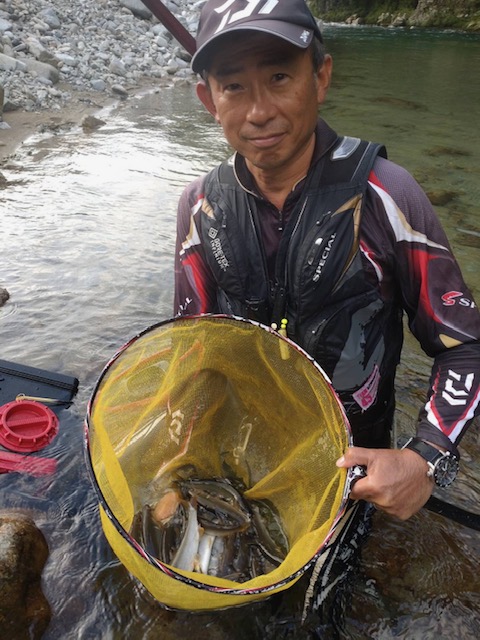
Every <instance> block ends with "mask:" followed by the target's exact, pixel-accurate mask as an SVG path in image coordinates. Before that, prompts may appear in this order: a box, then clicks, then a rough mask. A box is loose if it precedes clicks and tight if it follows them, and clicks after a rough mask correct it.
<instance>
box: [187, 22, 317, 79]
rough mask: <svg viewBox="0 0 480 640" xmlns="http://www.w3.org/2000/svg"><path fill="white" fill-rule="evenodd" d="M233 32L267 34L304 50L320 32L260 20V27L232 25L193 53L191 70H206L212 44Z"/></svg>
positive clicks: (252, 24)
mask: <svg viewBox="0 0 480 640" xmlns="http://www.w3.org/2000/svg"><path fill="white" fill-rule="evenodd" d="M234 31H260V32H262V33H268V34H269V35H271V36H276V37H278V38H281V39H282V40H286V41H287V42H290V43H291V44H293V45H295V46H296V47H299V48H301V49H306V48H307V47H308V46H310V43H311V42H312V40H313V37H314V35H317V37H318V38H320V39H321V35H320V31H318V33H317V31H314V30H313V29H307V28H306V27H300V26H298V25H292V24H290V23H287V22H279V21H278V20H262V23H261V25H259V23H258V22H252V23H248V22H244V23H242V24H240V25H232V26H231V27H229V28H227V29H223V30H222V31H221V32H220V33H216V34H214V35H213V36H212V37H211V38H209V39H208V40H207V41H206V42H204V43H203V44H202V46H201V47H199V48H198V49H197V50H196V51H195V54H194V56H193V58H192V69H193V71H195V73H201V72H202V71H203V70H204V69H207V68H208V64H206V63H207V58H208V55H209V53H208V50H209V49H210V48H211V46H212V45H213V43H214V42H215V41H216V40H218V39H219V38H221V36H223V35H225V34H228V33H232V32H234Z"/></svg>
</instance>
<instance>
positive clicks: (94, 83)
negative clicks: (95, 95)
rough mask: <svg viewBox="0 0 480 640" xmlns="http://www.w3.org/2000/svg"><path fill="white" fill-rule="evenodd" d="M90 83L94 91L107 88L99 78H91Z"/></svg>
mask: <svg viewBox="0 0 480 640" xmlns="http://www.w3.org/2000/svg"><path fill="white" fill-rule="evenodd" d="M90 85H91V87H92V89H94V90H95V91H105V90H106V88H107V84H106V82H105V81H104V80H102V79H100V78H95V79H94V80H92V81H91V82H90Z"/></svg>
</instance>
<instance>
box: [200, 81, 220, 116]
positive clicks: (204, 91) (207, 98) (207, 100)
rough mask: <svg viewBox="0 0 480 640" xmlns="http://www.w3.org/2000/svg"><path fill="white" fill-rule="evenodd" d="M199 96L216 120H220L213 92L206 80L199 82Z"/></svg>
mask: <svg viewBox="0 0 480 640" xmlns="http://www.w3.org/2000/svg"><path fill="white" fill-rule="evenodd" d="M197 96H198V99H199V100H200V102H201V103H202V104H203V106H204V107H205V109H206V110H207V111H208V112H209V113H211V114H212V116H213V117H214V118H215V120H216V121H217V122H218V116H217V109H216V107H215V104H214V102H213V99H212V93H211V91H210V89H209V87H208V86H207V83H206V82H205V80H200V81H199V82H197Z"/></svg>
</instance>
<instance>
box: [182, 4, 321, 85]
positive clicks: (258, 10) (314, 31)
mask: <svg viewBox="0 0 480 640" xmlns="http://www.w3.org/2000/svg"><path fill="white" fill-rule="evenodd" d="M242 29H249V30H253V31H262V32H264V33H269V34H271V35H274V36H278V37H279V38H283V39H284V40H286V41H287V42H290V43H292V44H294V45H296V46H297V47H301V48H302V49H306V48H307V47H308V46H309V45H310V43H311V42H312V40H313V38H314V36H315V37H317V38H318V39H319V40H320V41H322V35H321V33H320V29H319V28H318V25H317V22H316V20H315V18H314V17H313V15H312V13H311V12H310V9H309V8H308V7H307V3H306V2H305V0H207V2H206V3H205V4H204V5H203V7H202V10H201V12H200V19H199V22H198V29H197V37H196V43H197V50H196V52H195V54H194V56H193V58H192V69H193V70H194V71H195V72H196V73H200V72H201V71H203V69H205V68H206V67H207V65H206V62H207V60H208V49H209V47H210V45H211V44H212V42H214V40H216V39H217V38H218V37H219V36H222V35H224V34H225V33H231V32H232V31H239V30H242Z"/></svg>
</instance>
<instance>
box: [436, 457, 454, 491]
mask: <svg viewBox="0 0 480 640" xmlns="http://www.w3.org/2000/svg"><path fill="white" fill-rule="evenodd" d="M458 467H459V465H458V460H457V459H456V458H455V457H454V456H444V457H443V458H440V460H439V461H438V462H437V464H436V465H435V471H434V472H433V477H434V479H435V484H437V485H438V486H439V487H448V486H449V485H451V484H452V482H453V481H454V480H455V478H456V477H457V472H458Z"/></svg>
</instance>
